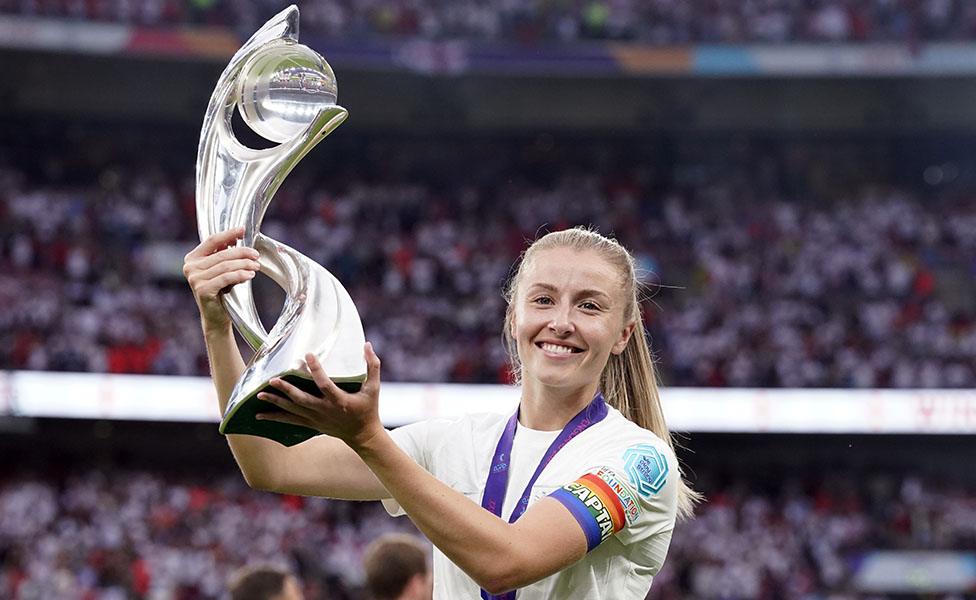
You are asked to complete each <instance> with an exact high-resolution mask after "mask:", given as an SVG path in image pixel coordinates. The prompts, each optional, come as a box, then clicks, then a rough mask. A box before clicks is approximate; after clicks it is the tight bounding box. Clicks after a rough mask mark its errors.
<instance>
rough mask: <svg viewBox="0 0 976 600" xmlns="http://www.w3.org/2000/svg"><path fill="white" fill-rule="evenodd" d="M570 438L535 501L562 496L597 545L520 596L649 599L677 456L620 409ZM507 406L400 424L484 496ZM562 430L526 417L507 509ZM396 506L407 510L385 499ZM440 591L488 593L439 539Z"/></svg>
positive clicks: (434, 460) (406, 443) (673, 494)
mask: <svg viewBox="0 0 976 600" xmlns="http://www.w3.org/2000/svg"><path fill="white" fill-rule="evenodd" d="M608 408H609V412H608V414H607V416H606V418H604V419H603V420H602V421H600V422H598V423H596V424H595V425H592V426H591V427H589V428H588V429H586V430H585V431H583V432H582V433H581V434H579V435H577V436H576V437H574V438H573V439H572V440H570V442H569V443H568V444H566V445H565V446H564V447H563V448H562V449H561V450H560V451H559V452H558V453H557V454H556V455H555V457H553V459H552V461H551V462H550V463H549V464H548V465H546V467H545V469H543V471H542V473H541V475H540V476H539V478H538V479H537V480H536V482H535V485H534V486H533V487H532V491H531V496H530V499H529V506H530V507H531V506H532V504H534V503H535V502H537V501H538V500H539V499H540V498H543V497H545V496H549V495H553V497H554V498H556V499H557V500H559V501H560V502H562V503H563V505H564V506H566V507H567V508H568V509H569V510H570V512H571V513H573V516H574V517H576V519H577V521H578V522H579V524H580V527H581V528H582V529H583V531H584V534H586V536H587V540H588V546H589V547H590V551H589V552H588V553H587V554H586V556H584V557H583V558H582V559H581V560H580V561H579V562H577V563H575V564H573V565H571V566H569V567H567V568H566V569H563V570H562V571H560V572H558V573H556V574H554V575H551V576H549V577H547V578H545V579H543V580H541V581H538V582H536V583H534V584H532V585H529V586H527V587H525V588H521V589H519V590H518V594H517V596H516V597H517V598H518V600H542V599H547V600H563V599H569V598H587V599H604V598H605V599H608V600H609V599H612V600H626V599H641V598H644V597H645V596H646V595H647V591H648V589H650V586H651V580H652V579H653V577H654V575H656V574H657V572H658V571H659V570H660V569H661V565H662V564H663V563H664V557H665V556H666V555H667V551H668V545H669V544H670V543H671V532H672V531H673V529H674V522H675V514H676V508H677V490H678V486H677V484H678V481H679V471H678V465H677V461H676V459H675V457H674V454H673V453H672V451H671V449H670V448H669V447H668V445H667V443H665V442H664V441H662V440H661V439H660V438H658V437H657V436H656V435H654V434H653V433H651V432H650V431H647V430H646V429H642V428H641V427H638V426H637V425H635V424H634V423H632V422H630V421H628V420H627V419H626V418H624V416H623V415H621V414H620V412H618V411H617V410H615V409H613V408H611V407H608ZM508 418H509V417H508V416H506V415H488V414H483V415H467V416H464V417H461V418H459V419H435V420H430V421H422V422H419V423H414V424H412V425H407V426H405V427H400V428H399V429H395V430H393V431H391V432H390V433H391V435H392V436H393V439H394V441H395V442H396V443H397V444H398V445H399V446H400V448H402V449H403V450H404V451H405V452H406V453H407V454H409V455H410V456H412V457H413V458H414V460H416V461H417V462H418V463H419V464H420V465H421V466H422V467H424V468H425V469H427V470H428V471H430V473H431V474H433V475H434V476H435V477H437V479H439V480H440V481H443V482H444V483H446V484H447V485H449V486H450V487H452V488H453V489H455V490H457V491H459V492H461V493H462V494H464V495H465V496H467V497H468V499H470V500H471V501H472V502H474V503H476V504H478V505H479V506H480V505H481V496H482V493H483V491H484V488H485V482H486V481H487V477H488V469H489V468H490V463H491V460H492V456H493V454H494V452H495V446H496V445H497V444H498V439H499V437H500V436H501V435H502V430H503V429H504V428H505V424H506V423H507V421H508ZM558 434H559V432H558V431H536V430H532V429H527V428H525V427H522V426H521V425H518V427H517V429H516V434H515V441H514V444H513V447H512V456H511V459H510V460H511V468H510V471H509V482H508V487H507V493H506V496H505V503H504V505H503V508H502V516H503V517H504V518H505V519H506V520H507V519H508V518H509V516H510V515H511V513H512V509H513V507H514V506H515V504H516V503H517V502H518V498H519V497H520V496H521V495H522V492H523V491H524V490H525V486H526V485H528V482H529V479H530V478H531V476H532V473H533V472H534V471H535V469H536V467H537V466H538V465H539V462H540V460H541V459H542V456H543V454H544V453H545V451H546V449H547V448H548V447H549V444H550V443H552V441H553V440H554V439H555V438H556V436H558ZM383 503H384V505H385V506H386V509H387V511H389V512H390V514H392V515H394V516H397V515H402V514H404V513H403V511H402V509H401V508H400V506H399V505H398V504H397V503H396V501H394V500H384V501H383ZM433 567H434V598H435V600H466V599H471V600H480V588H479V586H478V584H477V583H475V582H474V580H473V579H471V578H470V577H468V576H467V575H466V574H465V573H464V572H463V571H462V570H461V569H460V568H458V567H457V566H456V565H454V564H453V563H452V562H451V561H450V560H449V559H448V558H447V557H446V556H444V554H443V553H441V552H440V551H439V550H438V549H437V548H436V547H435V548H434V565H433Z"/></svg>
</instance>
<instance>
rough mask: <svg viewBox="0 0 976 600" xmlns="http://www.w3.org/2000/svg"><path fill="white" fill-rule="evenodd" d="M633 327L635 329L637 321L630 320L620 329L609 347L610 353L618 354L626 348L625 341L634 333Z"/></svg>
mask: <svg viewBox="0 0 976 600" xmlns="http://www.w3.org/2000/svg"><path fill="white" fill-rule="evenodd" d="M635 329H637V321H631V322H630V323H627V324H626V325H624V328H623V329H622V330H620V338H619V339H618V340H617V342H616V343H615V344H614V345H613V348H611V349H610V354H616V355H619V354H621V353H623V351H624V349H625V348H627V342H629V341H630V336H632V335H634V330H635Z"/></svg>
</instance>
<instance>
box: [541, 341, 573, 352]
mask: <svg viewBox="0 0 976 600" xmlns="http://www.w3.org/2000/svg"><path fill="white" fill-rule="evenodd" d="M536 346H538V347H539V348H542V349H543V350H545V351H546V352H549V353H551V354H578V353H580V352H582V351H583V350H582V349H581V348H573V347H571V346H561V345H559V344H550V343H549V342H538V343H537V344H536Z"/></svg>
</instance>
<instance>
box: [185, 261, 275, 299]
mask: <svg viewBox="0 0 976 600" xmlns="http://www.w3.org/2000/svg"><path fill="white" fill-rule="evenodd" d="M259 270H261V265H260V264H259V263H258V262H257V261H256V260H251V259H249V258H239V259H237V260H228V261H225V262H221V263H219V264H216V265H214V266H212V267H210V268H209V269H206V270H203V271H199V270H195V269H192V268H186V267H184V271H190V272H189V274H187V276H186V281H187V282H188V283H189V284H190V287H191V288H192V289H193V290H194V291H195V292H196V293H197V295H205V294H206V293H211V294H216V293H217V292H218V291H220V290H221V289H223V288H224V287H226V286H227V285H233V284H235V283H240V281H241V280H239V278H237V277H232V278H231V279H233V281H231V282H228V281H227V279H228V278H226V277H225V278H224V279H223V280H220V283H223V285H221V286H219V287H216V288H215V287H214V282H215V281H217V280H218V279H219V278H220V277H221V276H222V275H226V274H228V273H233V272H235V271H246V272H251V273H252V276H253V273H255V272H257V271H259Z"/></svg>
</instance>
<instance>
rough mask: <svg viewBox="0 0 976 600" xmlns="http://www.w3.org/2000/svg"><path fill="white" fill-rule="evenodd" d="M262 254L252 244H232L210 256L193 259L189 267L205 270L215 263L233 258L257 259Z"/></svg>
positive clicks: (188, 264)
mask: <svg viewBox="0 0 976 600" xmlns="http://www.w3.org/2000/svg"><path fill="white" fill-rule="evenodd" d="M260 257H261V255H260V254H259V253H258V251H257V250H255V249H254V248H251V247H250V246H231V247H230V248H224V249H223V250H220V251H219V252H214V253H213V254H210V255H208V256H204V257H202V258H197V259H194V260H191V261H189V262H188V263H187V268H189V269H191V270H197V271H205V270H207V269H209V268H211V267H213V266H214V265H217V264H220V263H222V262H228V261H230V260H233V259H250V260H254V261H256V260H257V259H258V258H260Z"/></svg>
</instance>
